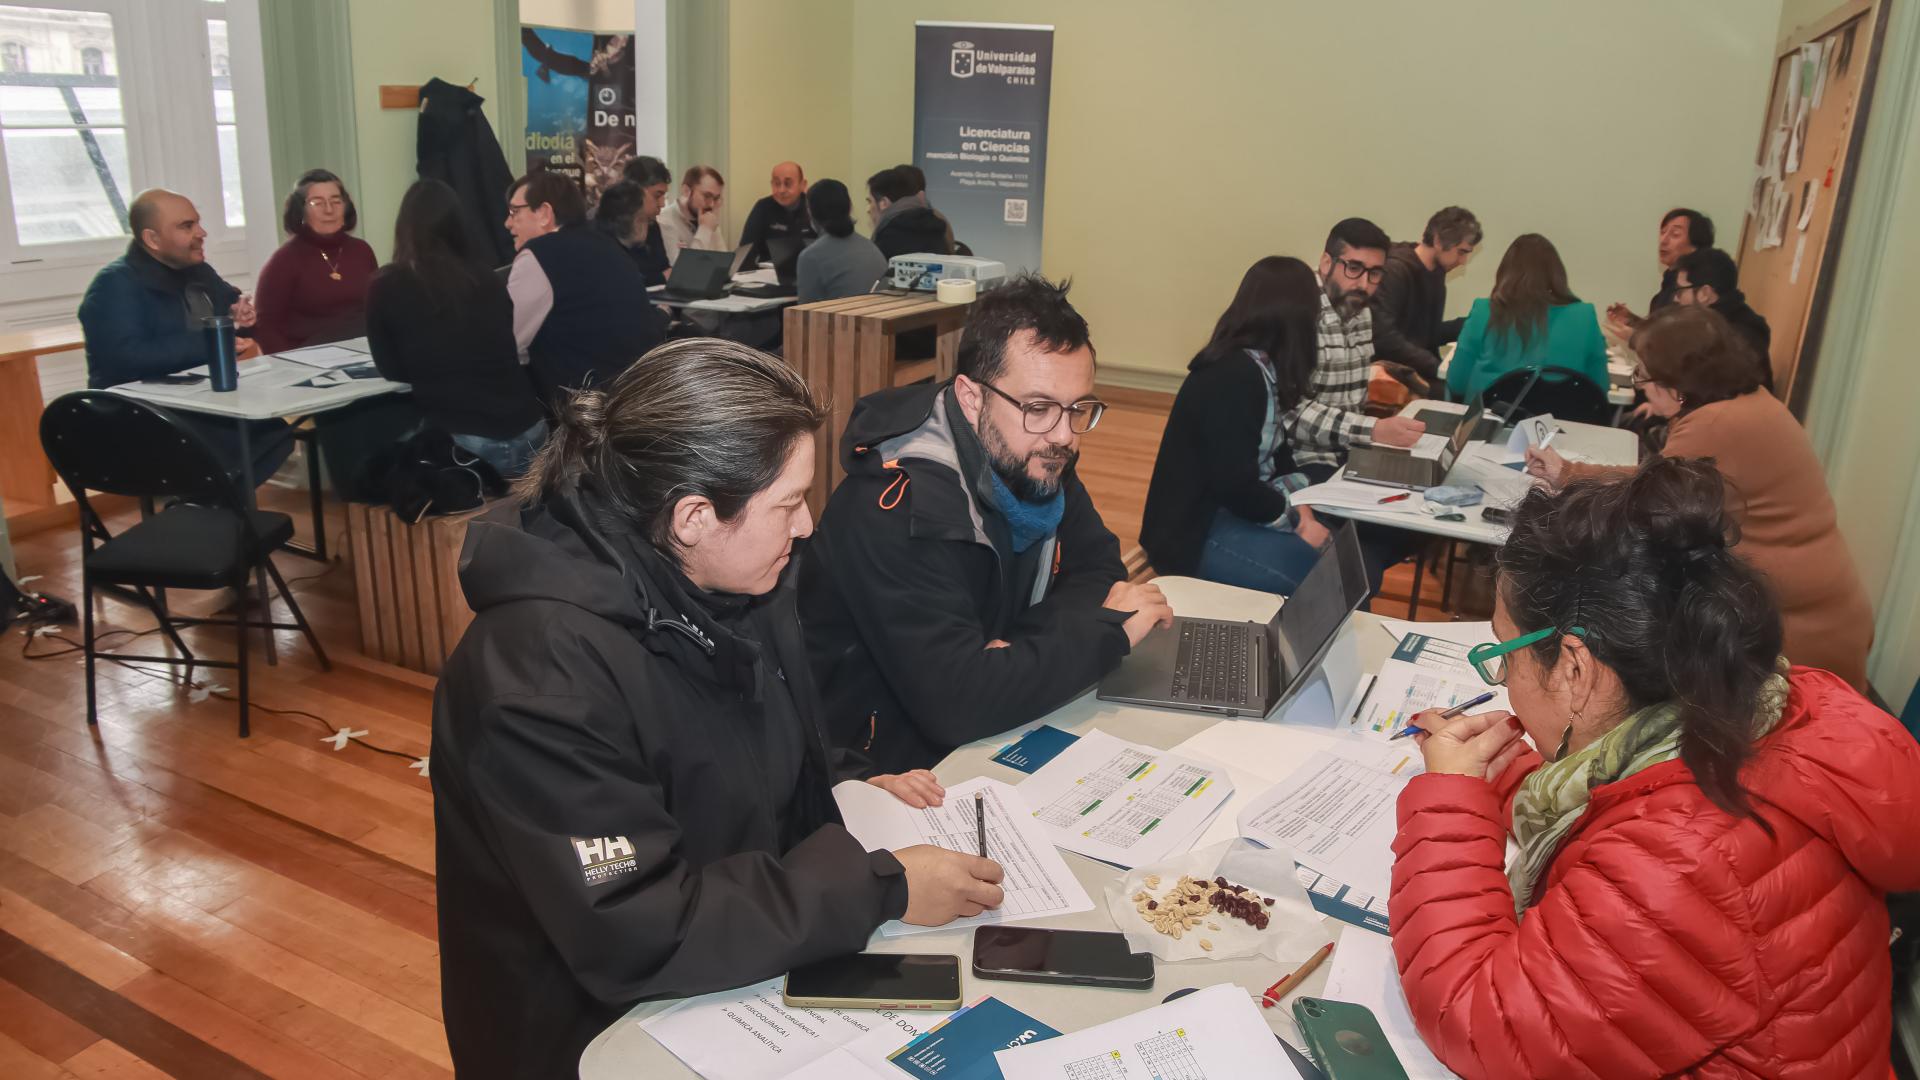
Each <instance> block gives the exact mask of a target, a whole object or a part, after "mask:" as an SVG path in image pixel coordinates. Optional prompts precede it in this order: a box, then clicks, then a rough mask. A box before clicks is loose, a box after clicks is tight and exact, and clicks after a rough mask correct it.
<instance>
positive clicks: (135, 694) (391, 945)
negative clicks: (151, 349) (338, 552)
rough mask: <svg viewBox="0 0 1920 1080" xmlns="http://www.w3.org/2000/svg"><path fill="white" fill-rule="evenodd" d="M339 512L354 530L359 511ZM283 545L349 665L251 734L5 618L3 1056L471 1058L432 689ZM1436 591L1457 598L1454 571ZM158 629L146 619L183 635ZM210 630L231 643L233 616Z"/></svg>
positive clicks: (286, 501) (56, 588) (420, 1067)
mask: <svg viewBox="0 0 1920 1080" xmlns="http://www.w3.org/2000/svg"><path fill="white" fill-rule="evenodd" d="M1115 398H1116V404H1115V406H1114V408H1112V409H1111V410H1110V411H1109V412H1108V414H1107V417H1106V419H1104V420H1103V421H1102V423H1101V426H1100V427H1099V428H1098V429H1097V430H1096V431H1094V432H1093V433H1092V434H1091V435H1090V436H1089V437H1088V439H1087V440H1086V445H1085V448H1084V456H1083V458H1082V465H1081V475H1082V476H1083V477H1085V479H1086V482H1087V486H1088V488H1089V489H1090V490H1091V491H1092V492H1093V494H1094V499H1095V502H1096V503H1097V504H1098V505H1099V506H1100V507H1101V509H1102V511H1103V513H1104V514H1105V516H1106V518H1107V521H1108V523H1109V524H1110V525H1111V526H1112V527H1113V528H1114V531H1115V532H1116V533H1117V534H1119V535H1120V537H1121V540H1122V543H1123V545H1124V546H1127V547H1131V546H1133V544H1134V542H1135V537H1136V536H1137V535H1138V532H1139V526H1140V514H1141V509H1142V507H1143V505H1144V503H1145V498H1146V483H1147V478H1148V476H1149V475H1150V473H1151V472H1152V468H1153V455H1154V448H1155V447H1157V445H1158V442H1159V436H1160V431H1161V428H1162V426H1163V425H1164V423H1165V408H1166V406H1165V403H1164V401H1161V400H1155V399H1151V398H1141V397H1136V396H1133V395H1125V394H1120V395H1115ZM263 501H264V502H265V503H267V505H269V506H273V507H275V508H278V509H284V510H287V511H288V512H290V513H292V514H294V516H295V520H296V521H298V522H300V523H301V530H302V533H303V535H304V533H305V531H306V528H307V526H306V524H305V520H306V519H305V517H304V499H303V496H302V495H300V494H299V493H295V492H291V491H282V490H276V489H273V488H268V489H265V494H264V495H263ZM330 528H331V531H332V535H333V536H334V537H336V538H339V537H341V535H342V534H341V532H340V530H341V528H342V521H341V518H340V515H339V514H338V513H337V512H336V513H335V515H334V518H333V521H332V524H331V526H330ZM340 546H341V547H344V546H345V545H344V543H342V544H341V545H340ZM14 549H15V550H14V553H15V556H16V561H17V562H18V564H19V567H20V573H22V574H24V575H39V580H37V581H34V582H32V586H33V587H34V588H37V589H41V590H44V591H47V592H51V593H54V594H56V595H60V596H64V597H67V598H71V599H75V600H77V599H78V598H79V595H80V589H79V581H78V573H77V562H78V539H77V537H76V536H75V534H74V532H73V531H72V530H71V529H58V530H53V531H48V532H42V533H38V534H36V535H33V536H29V537H16V538H15V541H14ZM279 566H280V569H281V571H282V573H283V574H284V575H285V576H286V577H287V578H288V579H289V580H290V581H291V582H293V586H292V587H293V589H294V592H295V595H296V596H297V597H298V598H299V601H300V603H301V605H302V607H303V608H304V609H305V611H306V613H307V615H308V617H309V618H310V619H311V620H312V621H313V623H314V624H315V626H316V627H317V628H318V630H319V633H320V635H321V638H322V641H323V643H324V644H325V646H326V648H327V649H328V651H329V652H330V653H331V654H332V656H333V658H334V667H333V670H332V671H330V672H322V671H320V670H319V668H318V666H317V664H316V663H315V661H314V658H313V655H312V653H311V652H310V650H309V649H308V648H307V646H306V644H305V642H304V641H302V640H301V639H300V638H299V635H298V634H295V633H292V632H283V633H280V634H279V635H278V639H277V640H278V644H279V651H280V663H279V665H278V666H277V667H272V668H269V667H267V666H266V665H265V664H263V663H256V664H255V666H254V669H253V670H254V685H253V691H252V698H253V701H254V702H255V705H256V708H255V710H254V712H253V737H252V738H250V739H246V740H242V739H239V738H237V737H236V735H235V729H234V723H235V712H234V706H233V704H232V703H231V702H230V701H226V700H222V698H221V697H220V696H218V695H217V694H216V695H212V696H209V695H207V694H202V693H196V692H194V691H191V690H188V689H185V688H182V687H180V686H178V685H176V683H175V682H174V681H173V680H172V679H171V678H170V677H169V676H168V675H167V674H166V669H165V668H163V667H160V666H159V665H151V664H142V665H137V666H138V667H140V668H143V669H146V670H132V669H130V668H128V667H122V666H117V665H113V664H103V665H102V666H101V668H100V674H99V691H100V713H101V719H100V724H99V727H98V728H97V729H95V730H89V729H88V728H87V726H86V723H85V720H84V716H85V702H86V697H85V693H86V691H85V684H84V677H83V670H82V668H81V666H80V663H79V659H78V657H77V655H74V654H70V653H63V652H61V650H64V649H66V648H68V646H67V645H66V644H65V643H63V642H61V641H60V640H58V639H56V638H52V637H38V638H35V639H33V640H31V641H28V640H26V639H25V638H24V637H23V636H22V635H21V633H20V631H19V630H18V629H16V630H14V631H13V632H12V633H10V634H9V635H8V636H7V637H6V638H5V639H4V640H3V641H0V1077H5V1078H9V1080H14V1078H22V1080H24V1078H33V1077H68V1076H74V1077H154V1076H166V1075H171V1076H176V1077H192V1078H195V1080H203V1078H225V1077H259V1076H272V1077H297V1078H301V1080H327V1078H346V1077H380V1078H390V1077H391V1078H411V1077H440V1076H447V1075H450V1072H451V1070H450V1066H449V1061H448V1057H447V1048H446V1041H445V1037H444V1034H443V1032H442V1029H441V1025H440V987H439V967H438V955H437V952H436V948H435V944H434V939H435V932H434V893H433V814H432V798H431V795H430V793H429V790H428V787H427V780H425V779H424V778H423V777H422V776H421V774H420V773H419V772H417V771H416V770H415V769H414V768H413V767H412V763H413V761H414V759H415V758H417V757H420V756H423V755H425V754H426V753H427V749H428V748H427V740H428V730H429V725H428V720H429V713H430V707H431V699H432V695H431V691H430V689H429V688H428V686H427V684H426V682H425V680H424V679H418V678H411V679H410V678H408V677H406V676H405V675H404V674H403V673H398V672H395V671H394V670H393V669H382V668H381V667H380V665H377V664H373V663H371V662H369V661H366V660H364V659H361V658H359V657H358V655H357V648H358V640H357V637H358V630H357V625H358V624H357V621H356V616H355V609H354V603H353V573H352V569H351V568H350V567H347V566H344V565H342V564H340V563H335V564H333V565H332V567H331V568H325V567H322V566H321V565H320V564H318V563H314V562H312V561H309V560H306V559H301V558H298V557H294V556H282V557H281V558H280V559H279ZM1406 573H1407V571H1406V568H1404V567H1403V568H1400V569H1397V570H1395V571H1394V572H1393V573H1392V574H1390V575H1389V577H1388V582H1389V585H1388V589H1387V592H1388V594H1389V596H1392V595H1395V594H1396V588H1397V589H1398V592H1397V595H1398V596H1399V597H1401V604H1400V605H1396V604H1395V603H1394V602H1393V601H1392V600H1391V599H1388V600H1386V601H1384V602H1381V601H1377V602H1376V604H1375V609H1376V610H1382V611H1385V612H1387V613H1394V612H1395V609H1396V607H1400V606H1401V605H1403V604H1404V597H1405V590H1406V585H1407V584H1408V582H1407V580H1406ZM314 575H319V576H314ZM1426 593H1427V598H1428V599H1429V600H1433V599H1437V597H1438V582H1437V581H1434V580H1433V576H1432V575H1430V576H1429V584H1428V587H1427V589H1426ZM176 602H177V605H178V606H181V607H183V608H184V607H189V606H190V601H188V600H186V599H185V598H181V597H179V596H178V595H177V594H176ZM202 606H204V602H203V605H202ZM97 611H98V617H99V618H100V620H101V628H102V629H103V630H104V629H107V628H125V629H128V630H132V631H139V630H144V629H147V628H149V627H150V626H151V625H152V623H151V620H150V619H149V618H146V617H144V616H143V614H142V613H140V612H139V610H138V609H136V608H134V607H132V606H130V605H128V604H125V603H122V602H121V601H119V600H115V599H106V600H102V601H100V603H99V605H98V608H97ZM1422 614H1423V615H1427V616H1428V617H1433V616H1434V615H1436V614H1437V612H1435V611H1434V609H1433V608H1425V609H1423V611H1422ZM61 633H62V634H63V635H64V636H66V637H68V638H72V639H73V640H77V631H74V630H71V629H69V630H64V631H61ZM155 640H156V639H155V638H154V637H145V638H141V639H139V641H138V642H136V643H135V644H136V645H137V646H138V647H139V651H146V652H154V651H159V650H158V649H157V648H151V647H150V646H151V644H152V643H153V642H154V641H155ZM189 641H190V642H193V643H195V645H194V647H195V648H196V650H197V651H204V652H205V653H207V654H208V655H211V656H215V657H224V656H228V655H230V650H231V640H230V633H229V632H228V631H225V630H212V629H209V630H203V631H199V632H197V633H195V634H193V635H190V637H189ZM200 642H205V648H204V650H202V649H201V646H200V644H199V643H200ZM23 650H29V651H31V653H33V654H45V653H55V654H57V655H54V656H52V657H51V658H48V659H39V660H29V659H25V658H23ZM255 658H256V660H258V659H259V653H258V651H256V653H255ZM212 674H213V677H214V681H215V682H216V683H222V684H226V685H231V684H232V679H231V676H230V674H229V673H224V672H214V673H212ZM268 709H277V710H287V712H286V713H284V714H275V713H271V712H268V711H267V710H268ZM294 710H298V711H299V712H300V713H306V714H310V715H297V714H296V713H295V712H293V711H294ZM339 725H351V726H352V728H353V729H354V730H356V731H362V730H364V731H366V732H368V734H367V735H366V736H365V740H366V742H367V743H371V744H374V745H377V746H378V747H380V748H382V749H385V750H388V751H391V752H392V753H380V752H377V751H376V750H374V749H371V748H369V747H368V746H366V745H361V744H358V743H356V744H353V745H349V746H348V747H347V748H346V749H344V750H339V751H336V750H335V749H334V748H333V747H332V745H331V744H329V743H325V742H322V738H323V736H325V735H326V734H327V733H328V731H330V730H331V729H333V728H334V727H337V726H339Z"/></svg>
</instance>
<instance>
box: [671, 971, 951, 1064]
mask: <svg viewBox="0 0 1920 1080" xmlns="http://www.w3.org/2000/svg"><path fill="white" fill-rule="evenodd" d="M780 983H781V979H777V978H776V979H769V980H767V981H766V982H763V983H760V984H758V985H756V986H749V987H747V988H746V989H744V990H725V991H722V992H720V993H717V994H707V995H705V996H703V997H696V998H688V999H687V1000H685V1001H682V1002H680V1003H679V1004H677V1005H675V1006H673V1007H672V1008H670V1009H668V1010H666V1011H665V1012H662V1013H657V1014H655V1015H653V1016H650V1017H648V1018H646V1019H645V1020H641V1021H639V1024H640V1026H641V1028H643V1029H644V1030H645V1031H646V1032H647V1034H649V1035H651V1036H653V1037H654V1039H655V1040H656V1041H657V1042H659V1043H660V1045H661V1046H664V1047H666V1048H667V1050H669V1051H670V1052H672V1054H673V1056H674V1057H677V1058H679V1059H680V1060H681V1061H682V1062H684V1063H685V1064H686V1066H687V1068H689V1069H692V1070H693V1071H694V1072H697V1073H699V1074H700V1075H701V1076H704V1077H706V1078H707V1080H802V1077H805V1078H806V1080H825V1078H827V1077H847V1076H875V1077H888V1080H899V1077H898V1076H897V1074H896V1075H894V1076H889V1075H888V1070H889V1069H890V1068H891V1066H889V1065H888V1064H887V1055H888V1054H890V1053H892V1052H893V1051H894V1050H896V1049H898V1048H899V1047H900V1046H902V1045H904V1044H905V1043H906V1042H908V1041H909V1040H911V1039H913V1038H916V1037H917V1036H919V1035H920V1033H921V1032H923V1031H925V1030H927V1029H928V1028H930V1027H932V1026H933V1025H935V1024H937V1023H939V1022H940V1021H941V1020H944V1019H946V1017H947V1014H946V1013H924V1012H897V1013H896V1012H892V1011H890V1010H884V1009H883V1010H865V1009H846V1010H843V1009H799V1008H793V1007H791V1006H788V1005H787V1004H785V1003H784V1002H782V1001H781V999H780ZM828 1058H832V1059H833V1060H832V1061H830V1062H829V1061H827V1060H825V1059H828Z"/></svg>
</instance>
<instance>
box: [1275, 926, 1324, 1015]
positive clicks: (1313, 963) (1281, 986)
mask: <svg viewBox="0 0 1920 1080" xmlns="http://www.w3.org/2000/svg"><path fill="white" fill-rule="evenodd" d="M1332 955H1333V942H1331V941H1329V942H1327V943H1326V945H1324V946H1322V947H1321V949H1320V951H1319V952H1317V953H1314V954H1313V955H1312V956H1309V957H1307V962H1306V963H1304V964H1301V965H1300V966H1299V967H1297V968H1295V969H1294V971H1293V974H1291V975H1289V976H1287V977H1286V978H1284V979H1281V980H1280V981H1279V982H1277V983H1274V984H1273V985H1272V986H1269V987H1267V990H1266V992H1265V993H1263V994H1261V995H1260V1007H1261V1008H1263V1009H1271V1008H1273V1007H1274V1006H1275V1005H1278V1004H1280V999H1281V998H1283V997H1286V996H1287V995H1288V994H1291V993H1293V991H1294V989H1295V988H1297V987H1298V986H1299V985H1300V984H1301V983H1303V982H1306V981H1307V976H1309V975H1311V974H1313V971H1314V969H1315V968H1317V967H1319V966H1320V964H1321V962H1322V961H1324V960H1325V959H1326V958H1327V957H1329V956H1332Z"/></svg>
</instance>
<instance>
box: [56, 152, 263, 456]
mask: <svg viewBox="0 0 1920 1080" xmlns="http://www.w3.org/2000/svg"><path fill="white" fill-rule="evenodd" d="M127 228H128V230H129V231H131V232H132V233H133V241H132V242H131V243H129V244H128V245H127V253H126V254H125V255H122V256H120V257H119V258H117V259H115V260H113V261H112V262H110V263H108V264H107V265H106V266H104V267H102V268H101V269H100V272H99V273H97V274H95V275H94V276H93V282H92V283H91V284H89V285H88V286H87V292H86V295H85V296H84V297H83V298H82V299H81V301H80V328H81V330H82V332H83V333H84V334H85V336H86V342H87V384H88V385H89V386H92V387H95V388H100V387H107V386H118V385H120V384H121V383H126V382H134V381H136V380H140V379H152V378H157V377H159V376H162V375H172V374H175V373H177V372H181V371H185V370H186V369H188V368H192V367H198V366H200V365H201V364H204V363H206V362H207V340H206V335H205V334H204V333H203V332H202V322H201V320H203V319H204V318H206V317H207V316H209V315H231V316H233V321H234V324H235V325H236V326H238V327H240V334H241V336H242V337H250V336H251V335H252V328H253V322H254V311H253V300H252V299H251V298H250V297H248V296H246V295H244V294H242V293H241V292H240V290H239V289H236V288H234V287H233V286H232V285H229V284H228V283H227V282H226V281H225V280H224V279H223V278H221V276H220V275H219V274H218V273H216V272H215V271H214V269H213V267H211V266H208V265H207V253H206V240H207V230H205V229H203V228H201V227H200V212H199V211H198V210H196V209H195V208H194V205H193V201H192V200H191V199H188V198H187V197H186V196H184V195H181V194H178V193H177V192H172V191H167V190H166V189H164V188H153V189H151V190H148V191H143V192H141V193H140V194H139V195H136V196H134V200H133V203H132V205H130V206H128V207H127ZM245 344H246V345H247V346H248V347H249V348H251V342H246V343H245ZM178 415H179V417H180V418H181V420H182V421H183V422H186V423H188V424H189V426H192V427H195V428H196V429H198V430H200V432H201V434H203V435H205V436H207V438H208V439H209V441H211V442H213V444H214V448H215V449H216V450H218V451H220V452H221V453H222V454H223V456H225V457H226V458H227V461H228V465H229V467H235V468H237V467H238V465H239V454H240V439H239V432H238V429H237V428H236V427H235V424H234V422H233V421H228V420H213V419H211V418H209V417H206V416H203V415H197V414H192V413H180V414H178ZM288 430H289V429H288V428H287V425H286V424H285V423H284V422H283V421H279V420H266V421H259V422H257V423H256V424H255V425H254V426H253V427H252V428H251V429H250V430H249V435H250V436H251V437H252V439H253V449H254V451H255V453H254V459H253V465H254V472H253V475H254V478H255V479H256V480H265V479H267V478H268V477H269V476H272V475H273V472H274V470H275V469H278V468H279V467H280V463H281V462H282V461H285V460H286V458H287V455H288V454H289V453H291V452H292V449H293V444H292V441H291V440H290V439H289V438H288V437H287V436H288Z"/></svg>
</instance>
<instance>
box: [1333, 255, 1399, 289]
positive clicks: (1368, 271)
mask: <svg viewBox="0 0 1920 1080" xmlns="http://www.w3.org/2000/svg"><path fill="white" fill-rule="evenodd" d="M1333 261H1334V262H1336V263H1339V264H1340V269H1341V270H1343V271H1345V272H1346V275H1347V276H1348V277H1350V278H1354V279H1356V280H1358V279H1360V278H1366V279H1367V280H1368V281H1371V282H1373V283H1374V284H1375V285H1378V284H1380V279H1381V278H1384V277H1386V276H1387V268H1386V267H1384V266H1368V265H1367V264H1366V263H1363V262H1361V261H1359V260H1358V259H1335V260H1333Z"/></svg>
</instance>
